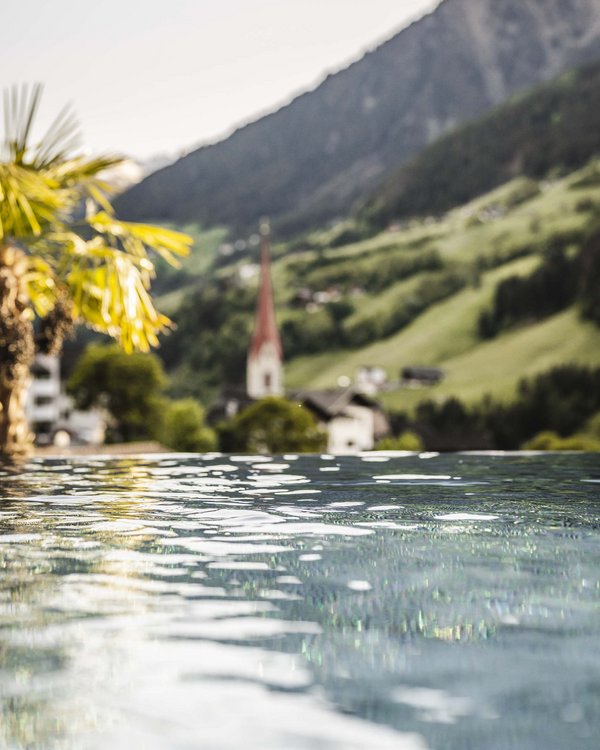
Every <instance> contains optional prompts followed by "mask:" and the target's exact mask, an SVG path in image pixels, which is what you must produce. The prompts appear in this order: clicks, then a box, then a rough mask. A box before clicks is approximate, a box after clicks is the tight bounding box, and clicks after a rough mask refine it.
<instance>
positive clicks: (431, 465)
mask: <svg viewBox="0 0 600 750" xmlns="http://www.w3.org/2000/svg"><path fill="white" fill-rule="evenodd" d="M0 497H1V498H2V501H1V504H0V747H2V748H36V750H37V749H38V748H61V749H62V748H86V749H87V748H102V749H104V748H107V749H108V748H110V749H111V750H112V749H113V748H128V749H129V748H144V749H148V748H149V749H154V748H160V749H161V750H162V749H163V748H168V749H169V750H170V749H171V748H177V749H179V748H182V749H183V748H185V749H187V748H190V749H191V748H207V749H209V750H214V749H216V750H220V749H221V748H231V749H232V750H233V749H235V750H239V749H240V748H244V749H246V748H247V749H252V748H257V749H258V748H260V749H261V750H263V749H265V748H267V749H269V750H270V749H277V750H279V749H281V750H296V749H302V750H305V749H306V750H311V749H313V748H314V749H317V748H318V749H319V750H321V749H326V750H332V749H339V750H355V749H356V750H359V749H360V750H364V749H368V748H377V749H379V748H381V749H382V750H387V749H388V748H390V749H391V748H394V750H425V749H427V748H428V749H430V750H572V749H576V750H579V749H580V748H581V749H584V750H588V749H589V750H597V748H598V747H599V746H600V739H599V738H600V460H599V458H598V456H592V455H578V454H570V455H569V454H564V455H544V456H541V455H525V454H515V455H505V454H504V455H474V454H465V455H460V454H457V455H445V456H441V455H436V454H421V455H420V456H417V455H389V456H388V455H380V454H370V455H364V456H361V457H347V458H333V457H331V456H321V457H319V456H300V457H298V456H285V457H283V458H282V457H278V458H273V459H271V458H264V457H260V456H239V457H226V456H220V455H210V456H202V457H200V456H190V455H182V456H175V455H172V454H170V455H164V456H145V457H144V456H141V457H136V458H129V457H128V458H126V459H125V458H122V459H117V458H115V459H100V458H98V459H79V460H77V459H71V460H35V461H33V462H31V463H30V464H29V465H28V466H26V467H25V468H24V469H23V470H19V471H16V470H9V469H0Z"/></svg>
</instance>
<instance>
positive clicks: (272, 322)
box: [240, 221, 389, 455]
mask: <svg viewBox="0 0 600 750" xmlns="http://www.w3.org/2000/svg"><path fill="white" fill-rule="evenodd" d="M246 393H247V401H248V402H250V401H254V400H257V399H261V398H266V397H267V396H284V394H285V390H284V367H283V347H282V345H281V337H280V335H279V329H278V327H277V319H276V315H275V300H274V295H273V284H272V280H271V248H270V229H269V224H268V222H267V221H263V222H262V223H261V227H260V279H259V285H258V295H257V300H256V313H255V319H254V330H253V333H252V337H251V340H250V346H249V350H248V358H247V365H246ZM287 396H288V398H290V399H291V400H292V401H297V402H298V403H299V404H302V405H303V406H304V407H306V408H307V409H309V410H310V411H311V412H312V413H313V414H314V415H315V418H316V419H317V421H318V422H319V424H320V425H321V426H322V427H323V428H324V429H325V430H326V431H327V435H328V446H327V450H328V451H329V453H332V454H336V455H342V454H354V453H360V452H361V451H368V450H372V449H373V448H374V447H375V443H376V442H377V440H379V439H380V438H382V437H384V436H385V435H387V434H389V425H388V422H387V419H386V417H385V415H384V413H383V411H382V409H381V407H380V406H379V405H378V404H377V403H376V402H375V401H373V400H372V399H370V398H369V397H368V396H367V395H366V394H364V393H361V392H360V391H358V390H356V389H354V388H352V387H348V388H336V389H330V390H323V391H298V392H294V393H289V394H287ZM240 406H242V404H240Z"/></svg>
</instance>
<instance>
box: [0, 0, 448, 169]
mask: <svg viewBox="0 0 600 750" xmlns="http://www.w3.org/2000/svg"><path fill="white" fill-rule="evenodd" d="M438 2H439V0H438ZM435 5H437V2H436V0H94V2H92V1H91V0H0V6H1V9H2V26H3V28H4V31H5V33H4V34H3V39H2V44H1V45H0V87H1V88H2V89H5V88H6V87H8V86H11V85H13V84H15V83H19V84H20V83H33V82H37V81H39V82H42V83H43V84H44V86H45V92H44V99H43V106H42V108H41V112H40V118H39V122H40V124H41V125H44V124H48V123H49V122H50V120H51V119H52V118H53V117H54V115H55V114H56V113H57V112H58V110H59V109H61V108H62V106H64V105H65V104H66V103H67V102H69V103H72V105H73V107H74V109H75V111H76V112H77V115H78V118H79V121H80V124H81V130H82V134H83V146H84V147H85V148H86V149H87V150H88V151H91V152H93V153H99V152H103V153H105V152H118V153H120V154H125V155H128V156H132V157H134V158H138V159H147V158H149V157H153V156H156V155H159V154H167V155H169V156H176V155H179V154H181V153H184V152H186V151H189V150H191V149H192V148H193V147H195V146H198V145H200V144H202V143H208V142H214V141H215V140H218V139H220V138H222V137H224V136H225V135H227V134H228V133H230V132H231V131H232V130H233V129H234V128H235V127H236V126H239V125H241V124H243V123H245V122H248V121H250V120H253V119H256V117H257V116H259V115H260V114H263V113H265V112H268V111H272V110H273V109H275V108H276V107H277V106H279V105H281V104H283V103H285V102H287V101H289V100H290V99H291V98H292V97H293V95H295V94H298V93H300V92H302V91H305V90H307V89H309V88H313V87H314V86H315V85H316V84H317V83H318V82H319V81H320V80H322V78H323V77H324V76H325V75H326V74H327V73H331V72H335V71H336V70H339V69H340V68H342V67H344V66H345V65H346V64H347V63H348V62H351V61H352V60H355V59H357V58H359V57H360V56H361V55H362V53H363V52H365V51H366V50H368V49H372V48H373V47H374V46H376V44H377V43H378V42H380V41H382V40H384V39H387V38H389V37H390V36H392V35H393V33H394V32H396V31H398V30H399V29H401V28H403V27H404V26H406V25H407V24H408V23H409V22H410V21H412V20H414V19H416V18H418V17H419V16H421V15H423V14H424V13H425V12H427V11H429V10H431V9H432V8H433V7H434V6H435ZM6 31H8V32H9V33H6Z"/></svg>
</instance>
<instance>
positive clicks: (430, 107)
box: [116, 0, 600, 234]
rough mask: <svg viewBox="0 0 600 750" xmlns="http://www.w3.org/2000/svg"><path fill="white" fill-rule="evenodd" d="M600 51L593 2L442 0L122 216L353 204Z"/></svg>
mask: <svg viewBox="0 0 600 750" xmlns="http://www.w3.org/2000/svg"><path fill="white" fill-rule="evenodd" d="M599 55H600V5H599V4H598V3H597V2H595V0H501V1H500V2H499V1H498V0H444V1H443V2H442V3H441V4H440V5H439V6H438V7H437V8H436V9H435V10H434V11H433V12H432V13H430V14H428V15H426V16H424V17H423V18H421V19H420V20H418V21H415V22H413V23H412V24H411V25H410V26H408V27H407V28H406V29H404V30H402V31H400V32H399V33H398V34H396V35H395V36H393V37H392V38H391V39H389V40H387V41H386V42H384V43H383V44H381V45H380V46H378V47H377V48H376V49H374V50H372V51H370V52H367V53H366V54H365V55H364V56H363V57H362V58H361V59H360V60H357V61H356V62H354V63H352V64H351V65H350V66H349V67H347V68H345V69H343V70H341V71H339V72H337V73H335V74H332V75H329V76H328V77H327V78H325V80H324V81H323V82H322V83H321V84H320V85H319V86H317V88H316V89H314V90H312V91H308V92H305V93H303V94H301V95H300V96H298V97H296V98H295V99H293V100H292V101H291V102H290V103H288V104H287V105H285V106H283V107H282V108H280V109H278V110H277V111H275V112H272V113H270V114H268V115H266V116H264V117H261V118H259V119H258V120H255V121H254V122H252V123H250V124H248V125H246V126H243V127H242V128H239V129H238V130H237V131H235V132H234V133H233V134H232V135H231V136H229V137H227V138H226V139H225V140H222V141H220V142H218V143H216V144H213V145H209V146H205V147H202V148H200V149H197V150H195V151H193V152H191V153H189V154H187V155H186V156H185V157H183V158H181V159H180V160H179V161H177V162H175V164H173V165H171V166H169V167H167V168H165V169H162V170H160V171H159V172H156V173H154V174H153V175H150V176H149V177H148V178H146V179H145V180H143V181H142V182H141V183H139V184H138V185H136V186H134V187H133V188H132V189H131V190H129V191H127V192H126V193H125V194H123V195H122V196H121V197H120V198H119V199H118V200H117V201H116V204H117V209H118V211H119V213H120V214H121V215H122V216H124V217H126V218H130V219H147V218H153V219H159V220H161V219H162V220H169V221H180V222H181V221H200V222H201V223H203V224H205V225H216V224H225V225H228V226H231V227H233V228H235V229H236V230H239V231H244V230H247V229H248V228H249V227H250V226H252V225H254V224H255V223H256V220H257V217H259V216H261V215H265V214H267V215H270V216H271V217H272V219H273V220H274V223H275V225H276V226H277V228H278V230H279V231H280V232H282V233H283V232H285V233H287V234H292V233H295V232H299V231H302V230H304V229H306V228H310V227H314V226H317V225H319V224H322V223H324V222H327V221H329V220H332V219H334V218H337V217H339V216H344V215H347V214H348V212H349V211H350V210H351V208H352V207H353V205H354V204H355V203H356V202H357V201H359V200H360V199H361V198H363V197H364V196H365V195H366V194H368V192H369V191H371V190H372V189H373V188H374V186H375V185H377V184H378V183H379V182H382V181H383V180H384V179H385V177H386V175H387V174H389V173H390V172H391V171H392V170H394V169H396V168H397V167H399V166H401V165H402V164H404V163H405V162H406V161H407V160H408V159H410V157H411V156H413V155H414V154H415V153H416V152H418V151H419V150H420V149H421V148H422V147H424V146H425V145H427V144H428V143H429V142H431V141H432V140H434V139H435V138H436V137H437V136H439V135H441V134H442V133H444V132H446V131H448V130H449V129H451V128H452V127H454V126H456V125H457V124H459V123H461V122H463V121H464V120H466V119H468V118H470V117H474V116H477V115H479V114H481V113H483V112H484V111H486V110H487V109H489V108H490V107H492V106H494V105H496V104H499V103H501V102H502V101H503V100H504V99H506V98H507V97H508V96H510V95H511V94H513V93H516V92H517V91H520V90H522V89H524V88H526V87H528V86H531V85H533V84H535V83H537V82H540V81H543V80H547V79H549V78H552V77H553V76H554V75H556V73H558V72H560V70H562V69H563V68H565V67H569V66H571V65H575V64H578V63H580V62H585V61H586V60H588V59H593V58H594V57H596V56H599Z"/></svg>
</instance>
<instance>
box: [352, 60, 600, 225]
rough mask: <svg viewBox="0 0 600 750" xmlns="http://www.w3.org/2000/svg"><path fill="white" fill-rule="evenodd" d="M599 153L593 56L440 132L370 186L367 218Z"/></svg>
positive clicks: (400, 214) (393, 216)
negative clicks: (582, 64) (479, 115)
mask: <svg viewBox="0 0 600 750" xmlns="http://www.w3.org/2000/svg"><path fill="white" fill-rule="evenodd" d="M595 155H600V63H594V64H592V65H589V66H586V67H584V68H581V69H576V70H571V71H569V72H567V73H564V74H563V75H562V76H560V77H559V78H558V79H557V80H554V81H552V83H547V84H545V85H543V86H540V87H539V88H538V89H536V90H534V91H532V92H528V93H527V95H521V96H519V97H518V98H515V100H514V101H510V102H508V103H505V104H504V105H502V106H500V107H498V108H496V109H495V110H493V111H492V112H491V113H490V114H488V115H486V116H484V117H482V118H481V119H479V120H476V121H475V122H471V123H469V124H467V125H464V126H462V127H460V128H459V129H457V130H455V131H453V132H451V133H449V134H447V135H445V136H443V137H441V138H440V139H439V140H437V141H436V142H435V143H433V144H431V145H430V146H428V147H427V148H425V149H424V150H423V151H422V152H421V153H420V154H419V155H418V156H417V157H416V158H415V159H414V160H413V161H412V162H410V163H409V164H408V165H406V166H404V167H402V168H401V169H400V170H399V171H398V172H397V173H395V174H394V175H392V177H391V178H389V179H388V180H387V181H386V183H385V184H384V185H383V186H382V187H381V188H379V189H378V190H377V191H375V193H374V195H373V196H372V197H371V199H370V200H369V201H368V202H367V204H366V206H365V208H364V209H363V211H362V212H361V215H362V217H363V218H366V219H367V222H368V223H369V224H371V225H374V226H376V227H377V226H379V227H382V226H385V225H387V224H389V223H390V222H392V221H394V220H398V219H402V218H405V217H410V216H418V215H421V216H422V215H430V214H439V213H441V212H444V211H447V210H448V209H450V208H453V207H454V206H459V205H461V204H462V203H465V202H467V201H469V200H471V199H473V198H475V197H477V196H478V195H481V194H482V193H485V192H487V191H489V190H492V189H493V188H495V187H497V186H498V185H501V184H502V183H504V182H507V181H509V180H511V179H512V178H514V177H516V176H519V175H521V176H527V177H530V178H535V179H540V178H543V177H545V176H546V175H548V174H549V173H551V172H554V173H555V174H556V173H560V172H564V173H566V172H570V171H573V170H574V169H577V168H579V167H581V166H583V165H584V164H585V163H586V162H587V161H588V160H589V159H591V158H592V157H593V156H595Z"/></svg>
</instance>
